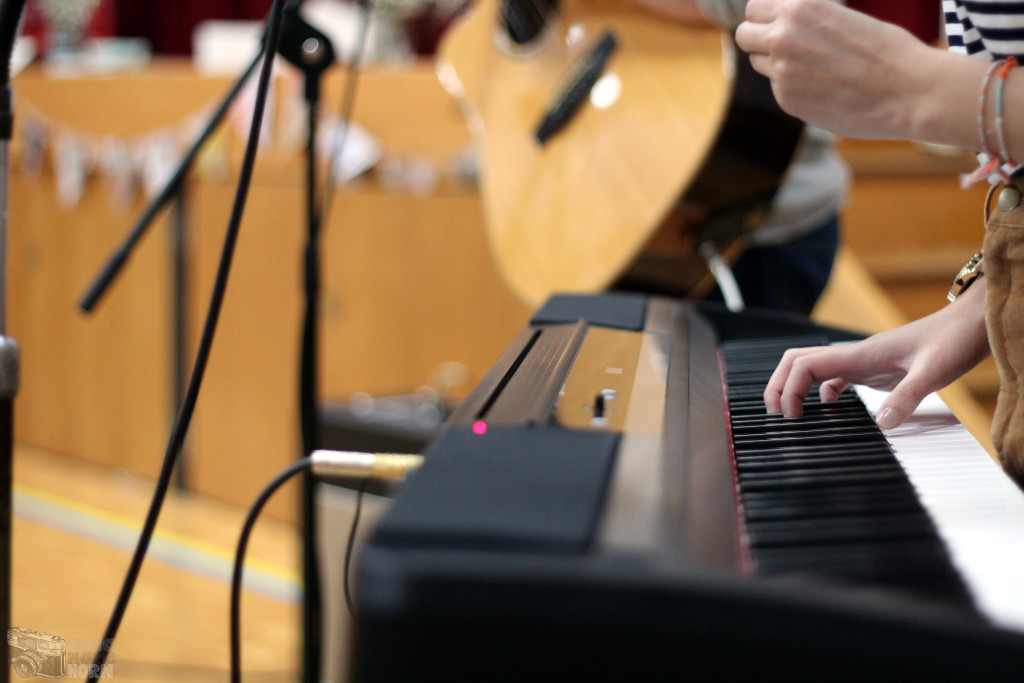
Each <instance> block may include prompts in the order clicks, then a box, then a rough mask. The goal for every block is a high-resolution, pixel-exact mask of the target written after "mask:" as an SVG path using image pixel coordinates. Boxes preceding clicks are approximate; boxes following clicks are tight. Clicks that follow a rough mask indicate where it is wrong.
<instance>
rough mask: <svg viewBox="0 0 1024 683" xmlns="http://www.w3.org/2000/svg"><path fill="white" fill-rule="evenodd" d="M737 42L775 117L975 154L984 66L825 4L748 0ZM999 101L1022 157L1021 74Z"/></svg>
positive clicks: (991, 111)
mask: <svg viewBox="0 0 1024 683" xmlns="http://www.w3.org/2000/svg"><path fill="white" fill-rule="evenodd" d="M736 39H737V43H738V44H739V45H740V47H741V48H742V49H744V50H746V51H748V52H750V53H751V61H752V63H753V65H754V68H755V69H757V70H758V71H760V72H761V73H763V74H765V75H767V76H768V77H769V78H770V79H771V81H772V87H773V89H774V91H775V95H776V99H777V100H778V102H779V104H780V105H781V106H782V107H783V109H786V110H787V111H789V112H790V113H792V114H794V115H795V116H797V117H799V118H802V119H804V120H805V121H808V122H810V123H814V124H817V125H819V126H821V127H823V128H826V129H829V130H832V131H833V132H836V133H839V134H840V135H845V136H849V137H865V138H897V139H913V140H920V141H924V142H933V143H938V144H945V145H951V146H955V147H961V148H964V149H969V150H977V149H979V148H980V147H981V144H980V136H979V132H978V131H979V128H978V100H979V93H980V90H981V84H982V80H983V78H984V76H985V73H986V72H987V70H988V68H989V66H990V63H988V62H986V61H985V60H982V59H978V58H975V57H968V56H966V55H962V54H953V53H950V52H947V51H946V50H943V49H941V48H935V47H931V46H929V45H926V44H924V43H922V42H921V41H919V40H918V39H917V38H915V37H914V36H913V35H911V34H910V33H909V32H907V31H905V30H903V29H902V28H899V27H897V26H895V25H893V24H888V23H885V22H881V21H878V20H876V19H873V18H871V17H869V16H867V15H865V14H861V13H860V12H856V11H853V10H850V9H848V8H845V7H841V6H839V5H838V4H836V3H833V2H827V1H824V0H750V1H749V2H748V5H747V21H746V22H744V23H743V24H742V25H741V26H740V27H739V29H738V30H737V33H736ZM993 89H994V84H993ZM988 99H989V106H988V108H987V111H986V119H985V122H986V123H985V125H986V130H988V132H989V135H988V137H989V139H990V140H992V146H993V148H994V149H998V144H997V143H996V141H995V138H996V136H995V135H994V134H993V131H994V130H995V108H994V102H995V99H996V98H995V97H994V96H990V97H989V98H988ZM1003 99H1004V104H1003V111H1004V112H1005V114H1006V115H1005V116H1004V117H1003V125H1004V133H1005V135H1004V137H1005V139H1006V142H1007V146H1008V150H1009V154H1008V156H1010V157H1019V158H1022V159H1024V117H1022V116H1020V113H1021V112H1024V72H1019V71H1017V70H1014V71H1012V72H1011V73H1010V75H1009V76H1008V78H1007V79H1006V81H1005V83H1004V93H1003Z"/></svg>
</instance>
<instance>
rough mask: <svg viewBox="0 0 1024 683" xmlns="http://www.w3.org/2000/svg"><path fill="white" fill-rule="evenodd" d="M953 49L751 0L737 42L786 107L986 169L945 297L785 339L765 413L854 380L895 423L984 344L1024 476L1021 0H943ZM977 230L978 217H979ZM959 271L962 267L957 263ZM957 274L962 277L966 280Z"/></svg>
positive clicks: (813, 8) (844, 14)
mask: <svg viewBox="0 0 1024 683" xmlns="http://www.w3.org/2000/svg"><path fill="white" fill-rule="evenodd" d="M942 6H943V10H944V16H945V21H946V33H947V39H948V43H949V49H948V50H944V49H939V48H936V47H932V46H930V45H927V44H925V43H923V42H921V41H919V40H917V39H916V38H915V37H914V36H912V35H911V34H909V33H907V32H906V31H904V30H902V29H900V28H898V27H896V26H894V25H891V24H887V23H884V22H880V21H876V20H874V19H872V18H871V17H869V16H866V15H864V14H861V13H858V12H855V11H851V10H850V9H848V8H846V7H843V6H841V5H839V4H836V3H834V2H830V1H829V0H750V2H749V3H748V4H747V9H746V21H744V23H742V24H741V25H740V26H739V27H738V28H737V31H736V41H737V44H738V45H739V46H740V47H741V48H742V49H744V50H746V51H747V52H749V53H750V54H751V61H752V64H753V66H754V68H755V69H757V70H758V71H759V72H761V73H763V74H764V75H766V76H767V77H768V78H769V79H770V80H771V83H772V89H773V91H774V93H775V96H776V99H777V100H778V102H779V104H780V105H781V106H782V107H783V109H785V110H786V111H788V112H790V113H791V114H793V115H794V116H798V117H800V118H802V119H804V120H806V121H809V122H812V123H814V124H816V125H820V126H822V127H824V128H826V129H828V130H831V131H833V132H835V133H837V134H840V135H845V136H850V137H863V138H901V139H909V140H917V141H923V142H930V143H936V144H943V145H951V146H956V147H960V148H965V149H970V150H976V151H977V152H978V160H979V166H978V169H977V170H976V171H975V172H973V173H971V174H969V175H968V176H966V177H965V178H964V182H965V184H970V183H974V182H988V183H991V184H992V188H993V192H991V193H990V195H989V203H988V204H987V205H986V216H987V221H986V223H987V224H986V228H985V231H984V240H983V249H982V252H981V253H982V254H983V256H980V257H979V258H980V259H981V260H980V264H976V265H974V266H973V267H972V266H971V264H972V262H976V261H978V259H972V261H971V262H969V263H968V266H967V267H965V270H968V271H972V272H973V275H978V273H979V271H980V273H982V276H981V277H975V278H974V279H970V273H969V274H968V277H966V278H961V279H960V281H959V282H957V283H954V287H953V288H952V289H951V292H950V293H951V296H953V297H954V299H953V300H952V302H951V303H950V304H949V305H947V306H945V307H944V308H943V309H941V310H939V311H937V312H935V313H933V314H932V315H929V316H927V317H925V318H922V319H920V320H917V321H914V322H912V323H910V324H908V325H905V326H902V327H899V328H896V329H893V330H889V331H887V332H884V333H881V334H878V335H875V336H872V337H869V338H868V339H866V340H864V341H861V342H857V343H855V344H850V345H846V346H839V347H822V348H811V349H791V350H790V351H787V352H786V354H785V355H784V357H783V358H782V361H781V362H780V364H779V366H778V368H777V369H776V371H775V373H774V374H773V376H772V378H771V380H770V381H769V383H768V385H767V387H766V389H765V393H764V401H765V405H766V408H767V410H768V411H769V412H781V413H783V414H785V415H787V416H791V417H792V416H799V415H801V414H802V412H803V400H804V398H806V396H807V394H808V393H809V392H810V391H811V390H812V387H813V385H814V384H816V383H820V387H819V389H818V391H819V394H820V396H821V398H822V399H823V400H826V401H829V400H834V399H835V398H836V397H837V395H838V393H839V392H840V391H841V390H843V389H844V388H846V387H847V386H848V385H850V384H865V385H868V386H872V387H875V388H878V389H883V390H889V392H890V393H889V395H888V397H887V398H886V400H885V401H884V403H883V404H882V406H881V408H880V410H879V412H878V414H877V416H876V420H877V422H878V424H879V426H881V427H883V428H886V429H888V428H892V427H895V426H897V425H899V424H900V423H902V422H903V421H904V420H905V419H906V418H907V417H908V416H909V415H910V414H911V413H912V412H913V410H914V409H915V408H916V406H917V405H918V404H919V403H920V402H921V400H922V399H923V398H924V397H925V396H926V395H927V394H929V393H931V392H933V391H935V390H938V389H940V388H942V387H944V386H945V385H947V384H948V383H950V382H951V381H953V380H954V379H956V378H957V377H959V376H960V375H961V374H963V373H964V372H966V371H967V370H968V369H970V368H972V367H973V366H974V365H976V364H977V363H978V362H979V361H980V360H981V359H983V358H984V357H985V356H986V355H987V354H988V353H989V351H990V350H991V352H992V354H993V356H994V358H995V361H996V366H997V368H998V370H999V375H1000V392H999V397H998V401H997V407H996V412H995V416H994V419H993V424H992V437H993V441H994V443H995V447H996V450H997V452H998V455H999V458H1000V460H1001V462H1002V463H1003V466H1004V468H1005V469H1006V470H1007V471H1008V472H1009V474H1011V475H1012V476H1013V477H1014V478H1015V479H1016V480H1017V481H1018V482H1024V206H1022V202H1021V197H1022V190H1024V183H1022V180H1021V175H1022V173H1021V169H1020V167H1019V166H1018V165H1017V164H1016V163H1015V161H1014V160H1015V159H1024V71H1022V70H1020V69H1019V68H1017V65H1018V60H1020V59H1024V0H974V1H972V2H965V1H964V0H944V2H943V3H942ZM979 229H980V226H979ZM962 274H963V271H962ZM965 283H966V284H965Z"/></svg>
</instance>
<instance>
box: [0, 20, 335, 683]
mask: <svg viewBox="0 0 1024 683" xmlns="http://www.w3.org/2000/svg"><path fill="white" fill-rule="evenodd" d="M300 5H301V0H292V1H291V2H289V3H288V4H287V5H286V6H285V7H284V9H283V16H282V25H281V36H280V39H279V43H278V47H277V52H278V54H280V55H281V56H282V57H283V58H284V59H286V60H288V61H289V62H290V63H292V64H293V65H295V66H296V67H298V68H299V69H300V70H301V71H302V72H303V76H304V79H305V88H304V96H305V100H306V105H307V140H306V180H305V190H306V191H305V200H306V223H307V244H306V248H305V253H304V271H305V272H304V284H305V287H304V289H305V298H306V312H305V318H304V323H303V331H302V353H301V359H300V382H299V405H300V426H301V435H302V450H303V455H309V454H310V453H312V452H313V451H314V450H316V448H317V443H316V439H317V431H318V429H317V427H318V420H317V396H318V391H317V378H318V369H319V360H318V348H317V347H318V345H317V331H318V328H319V319H318V315H317V309H318V303H319V296H320V253H319V241H320V228H321V219H322V215H321V214H320V212H319V211H318V208H317V207H318V204H319V202H318V199H317V196H316V189H317V179H316V149H315V145H316V121H317V113H318V108H319V104H320V77H321V76H322V74H323V72H324V71H326V70H327V69H328V68H329V67H330V66H331V65H332V64H333V63H334V59H335V52H334V48H333V46H332V45H331V42H330V40H329V39H328V37H327V36H326V35H325V34H324V33H322V32H321V31H318V30H317V29H315V28H314V27H313V26H311V25H310V24H308V23H307V22H305V21H304V20H303V19H302V18H301V17H300V16H299V12H298V10H299V6H300ZM265 40H266V36H264V43H265ZM265 49H266V48H265V45H262V47H261V49H260V51H259V54H257V55H256V57H255V58H254V59H253V61H252V63H251V64H250V65H249V66H248V67H247V68H246V69H245V71H244V72H243V73H242V74H241V76H239V78H238V79H237V81H236V82H235V84H234V86H232V88H231V89H230V90H229V91H228V93H227V95H226V96H225V97H224V99H223V101H222V102H221V104H220V106H218V108H217V110H216V111H215V112H214V114H213V116H212V117H211V118H210V120H209V122H208V123H207V125H206V126H205V128H204V129H203V130H202V132H201V133H200V134H199V136H198V137H197V139H196V141H195V142H194V143H193V145H192V147H191V148H190V149H189V151H188V152H187V153H186V154H185V156H184V157H183V158H182V159H181V161H180V162H179V164H178V167H177V168H176V169H175V171H174V173H173V174H172V176H171V178H170V179H169V180H168V182H167V184H166V185H165V186H164V188H163V189H162V190H161V192H160V193H159V194H158V195H157V196H156V197H155V198H154V199H153V200H152V201H151V202H150V204H149V206H148V207H147V208H146V210H145V211H144V212H143V213H142V215H141V216H140V217H139V219H138V220H137V221H136V223H135V225H134V226H133V227H132V229H131V230H130V231H129V234H128V235H127V236H126V237H125V239H124V240H123V241H122V242H121V244H120V245H119V246H118V247H117V248H116V249H115V251H114V253H113V254H112V255H111V256H110V258H109V259H108V261H107V263H106V264H105V266H104V267H103V268H102V269H101V270H100V272H99V274H98V275H97V277H96V279H95V280H94V282H93V284H92V285H91V286H90V287H89V288H88V290H87V291H86V293H85V294H84V295H83V297H82V299H81V300H80V302H79V307H80V308H81V309H82V310H83V311H85V312H91V311H92V310H94V308H95V306H96V304H97V303H98V302H99V300H100V298H101V297H102V296H103V295H104V293H105V292H106V291H107V289H108V288H109V287H110V285H111V284H112V283H113V281H114V279H115V278H116V276H117V275H118V273H119V272H120V271H121V269H122V268H123V267H124V265H125V264H126V262H127V260H128V257H129V256H130V254H131V253H132V251H133V250H134V248H135V246H136V245H137V244H138V242H139V240H140V239H141V238H142V236H143V234H144V233H145V231H146V229H147V228H148V227H149V225H150V224H151V223H152V221H153V219H154V218H155V217H156V215H157V213H158V212H159V211H160V210H161V209H162V208H163V207H164V206H165V205H166V204H167V203H168V202H169V201H170V200H171V199H172V198H173V197H174V196H175V195H176V193H178V192H179V190H180V189H181V184H182V181H183V179H184V177H185V174H186V173H187V172H188V170H189V168H190V167H191V165H192V163H193V161H194V160H195V159H196V157H197V156H198V154H199V152H200V151H201V149H202V147H203V145H204V144H205V143H206V141H207V140H208V139H209V137H210V136H211V135H212V133H213V132H214V131H215V130H216V128H217V127H218V126H219V125H220V123H221V121H222V120H223V119H224V117H225V116H226V115H227V113H228V111H229V110H230V108H231V105H232V104H233V102H234V100H235V99H236V98H237V96H238V94H239V92H240V91H241V89H242V87H243V86H244V85H245V82H246V80H247V79H248V78H249V76H250V75H251V74H252V73H253V72H254V71H255V69H256V67H257V66H258V65H259V64H260V62H261V60H262V59H263V54H264V52H265ZM313 486H314V479H313V477H312V476H311V475H306V476H305V477H304V480H303V495H302V501H303V502H302V510H301V518H302V522H301V526H302V534H303V537H305V538H308V539H310V542H309V543H305V544H304V549H303V558H302V559H303V577H304V591H305V598H304V602H305V609H304V612H303V626H304V648H303V674H304V680H306V681H309V682H310V683H316V682H317V681H319V678H320V673H319V672H320V658H319V649H320V609H319V604H320V597H319V571H318V563H317V557H316V552H315V550H314V548H313V543H312V539H314V538H315V535H314V534H315V522H316V520H315V506H314V505H313V495H312V494H313ZM0 683H4V682H3V681H0Z"/></svg>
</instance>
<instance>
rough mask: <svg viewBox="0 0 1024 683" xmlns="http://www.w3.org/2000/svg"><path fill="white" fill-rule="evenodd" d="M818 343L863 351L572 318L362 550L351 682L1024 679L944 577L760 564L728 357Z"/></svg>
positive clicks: (450, 443) (766, 319) (788, 327)
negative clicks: (736, 350) (766, 344)
mask: <svg viewBox="0 0 1024 683" xmlns="http://www.w3.org/2000/svg"><path fill="white" fill-rule="evenodd" d="M808 335H812V336H815V337H818V338H822V339H823V340H824V341H829V342H834V341H846V340H850V339H854V338H856V336H857V335H856V334H853V333H850V332H847V331H843V330H836V329H831V328H823V327H820V326H817V325H813V324H812V323H809V322H808V321H806V320H804V319H800V318H794V317H789V316H780V315H777V314H773V313H744V314H733V313H729V312H727V311H725V310H723V309H721V308H718V307H715V306H714V305H700V306H695V305H692V304H687V303H683V302H678V301H674V300H669V299H663V298H659V297H648V296H644V295H635V294H618V293H615V294H607V295H599V296H589V295H581V296H574V295H573V296H556V297H554V298H552V299H551V300H550V301H549V302H548V303H547V304H546V305H545V306H543V307H542V308H541V309H540V310H539V311H538V312H537V314H536V315H535V316H534V317H533V319H532V321H531V323H530V324H529V326H528V327H527V328H526V329H524V330H523V332H522V333H521V334H520V335H519V336H518V337H517V338H516V340H514V341H513V342H512V344H510V346H509V348H508V349H507V351H506V352H505V353H504V354H503V356H502V357H501V358H500V359H499V361H498V362H497V363H496V364H495V365H494V367H493V368H492V369H491V371H490V372H489V373H488V375H487V376H486V377H485V378H484V379H483V380H482V382H481V383H480V385H479V386H478V387H477V389H476V390H475V391H474V392H473V393H472V394H471V395H470V396H469V397H468V398H467V400H466V401H465V402H464V403H463V405H461V406H460V408H459V410H458V411H457V412H456V413H455V414H454V415H453V416H452V417H451V418H450V419H449V420H448V421H447V423H446V425H445V426H444V428H443V430H442V432H441V433H440V434H439V436H438V437H437V438H436V439H435V440H434V441H433V442H432V443H431V445H430V446H429V447H428V449H427V450H426V452H425V455H426V459H425V463H424V465H423V467H422V468H421V469H420V470H419V471H417V472H415V473H414V474H413V475H412V476H411V477H410V479H409V480H408V481H407V482H406V484H405V485H404V486H403V487H402V488H401V490H400V491H399V493H398V495H397V496H396V497H395V499H394V501H393V503H392V505H391V507H390V508H389V510H388V512H387V513H386V514H385V516H384V518H383V519H382V520H381V522H380V524H379V525H378V527H377V528H376V529H375V530H374V532H373V534H372V536H371V538H370V539H369V540H368V542H367V543H366V544H365V546H364V547H363V548H362V550H361V553H360V557H359V562H358V569H357V575H356V582H355V587H356V593H355V597H356V612H357V613H356V624H355V629H354V633H355V636H354V640H353V643H352V648H351V652H352V679H353V680H354V681H397V680H424V679H425V680H433V679H437V680H481V681H494V680H516V681H527V680H595V679H596V680H613V679H614V680H640V679H641V678H643V677H650V678H652V679H667V678H669V677H672V678H678V679H683V678H686V677H690V676H695V677H697V678H698V680H699V679H702V678H709V679H713V680H719V679H728V680H731V679H734V678H739V677H751V678H752V677H755V676H756V677H759V678H760V677H766V676H772V675H774V676H777V677H784V678H786V679H789V680H793V679H796V680H810V679H814V680H889V679H896V678H901V679H909V680H967V679H974V680H1019V679H1020V678H1021V677H1022V676H1024V635H1021V634H1020V633H1018V632H1017V631H1016V630H1013V629H1006V628H1002V627H998V626H996V625H994V624H992V623H991V621H990V620H988V619H986V618H985V617H984V615H982V614H980V613H979V612H978V611H977V610H976V609H974V606H973V605H972V604H971V600H970V598H969V595H968V594H967V592H966V591H964V590H962V586H959V585H958V584H957V581H956V580H955V579H954V580H950V571H951V570H950V568H949V567H948V566H942V565H943V558H942V557H941V556H939V555H936V556H935V559H936V562H935V564H936V565H937V566H936V567H935V568H934V570H932V569H930V568H929V567H922V566H921V564H922V563H920V562H917V561H915V560H914V559H913V558H920V557H921V555H920V553H917V552H914V553H911V554H908V555H906V557H907V558H910V559H908V560H907V561H903V559H899V560H898V561H889V562H882V563H881V565H883V566H881V568H880V567H879V566H878V565H879V563H878V562H875V561H872V562H868V563H867V565H868V568H867V569H863V567H861V568H860V569H858V568H856V567H860V565H859V564H858V563H857V562H851V561H850V559H849V558H848V557H847V555H846V554H844V553H845V552H846V549H847V548H848V547H850V546H851V545H855V544H856V542H860V541H862V540H863V539H860V541H856V542H855V541H851V540H850V539H849V538H847V537H845V536H843V537H841V538H839V540H838V542H837V544H834V545H833V546H832V547H835V548H839V551H838V552H839V555H838V556H834V555H833V554H831V552H829V553H825V555H826V556H827V557H831V558H832V561H831V562H829V561H825V562H823V563H821V562H819V560H820V557H819V556H821V555H822V553H821V552H817V550H816V549H814V548H812V551H814V552H809V553H808V552H804V553H803V555H801V554H800V553H799V552H798V553H796V556H798V557H801V558H804V556H814V557H815V558H817V559H815V560H814V562H811V563H809V564H808V563H807V562H806V561H805V560H804V559H800V560H798V561H794V562H790V563H789V564H787V562H789V560H788V559H787V558H788V557H789V556H788V555H786V554H785V553H786V552H788V542H786V541H783V542H781V543H780V544H779V547H773V548H769V550H768V551H766V552H765V554H764V559H763V560H762V559H761V558H760V557H759V555H758V552H757V551H756V549H755V548H753V547H752V544H751V538H752V537H753V536H756V533H754V532H753V531H752V529H753V524H754V522H749V525H750V526H749V528H748V520H747V519H746V518H745V512H744V505H743V497H742V492H743V486H742V484H741V483H739V479H738V474H737V466H736V465H735V462H736V459H737V453H736V448H737V446H736V445H735V444H734V443H733V440H732V439H731V438H729V436H728V433H729V431H730V429H731V425H730V424H729V422H730V419H731V409H730V403H729V400H730V399H729V398H728V396H727V393H728V387H727V386H726V382H725V381H724V380H723V374H722V371H721V368H722V366H723V361H722V357H723V351H722V349H723V348H725V347H727V346H728V345H729V344H730V343H734V342H736V343H739V344H741V345H742V344H744V343H747V344H749V343H750V342H743V341H742V340H744V339H754V338H756V339H773V340H781V341H782V344H783V346H785V345H786V342H787V341H788V340H790V339H793V340H796V339H797V338H805V337H807V336H808ZM761 345H762V342H760V341H757V342H754V343H753V347H754V348H755V349H756V348H757V347H759V346H761ZM725 364H726V365H727V364H728V361H726V362H725ZM829 438H830V439H831V438H834V437H829ZM881 438H882V441H883V442H884V437H881ZM858 452H859V451H858ZM874 471H875V470H873V469H872V470H870V472H872V473H873V472H874ZM756 476H760V475H759V473H756V472H755V479H756ZM770 476H774V475H770ZM784 488H785V487H784ZM836 490H838V489H836ZM844 490H845V489H844ZM829 491H830V490H826V492H825V495H826V496H828V497H829V498H830V499H833V498H838V497H840V496H839V495H838V494H837V495H835V496H833V495H832V494H831V493H830V492H829ZM750 495H754V494H750ZM753 504H754V502H753V499H751V505H753ZM901 510H902V508H901ZM904 518H905V514H904V513H903V512H901V513H900V515H898V519H900V520H902V519H904ZM888 519H889V518H883V521H882V524H881V525H882V526H883V527H886V528H887V529H888V528H895V527H897V526H899V525H898V524H896V523H893V524H890V523H889V522H888V521H885V520H888ZM782 528H783V529H784V530H785V532H784V533H783V534H782V537H783V538H786V533H789V530H790V529H791V528H792V525H790V526H785V525H784V526H783V527H782ZM858 528H860V527H859V526H858ZM842 529H843V530H844V533H845V529H846V527H845V526H844V527H842ZM773 534H774V535H773ZM778 535H779V534H778V533H777V532H776V530H775V527H769V532H768V533H767V536H768V537H770V538H776V537H778ZM841 535H842V534H841ZM883 535H884V534H883ZM915 543H918V544H920V543H921V541H920V540H919V539H918V538H916V537H915V538H914V539H912V540H907V539H905V538H904V537H901V536H900V535H899V534H896V535H895V536H894V537H892V538H888V539H885V540H884V541H883V544H882V548H883V550H882V551H881V552H883V553H885V552H888V549H895V550H894V552H895V557H897V558H902V557H903V555H901V553H902V551H903V549H904V548H905V547H907V546H909V545H913V544H915ZM885 544H888V545H885ZM770 545H771V543H769V546H770ZM930 547H931V546H929V548H930ZM938 547H939V548H940V549H941V542H939V543H938ZM805 550H806V548H805ZM780 552H781V553H782V554H781V555H780ZM872 552H874V551H872ZM929 552H930V551H929ZM779 557H782V558H783V560H782V562H781V564H779V563H778V562H776V561H775V560H770V559H769V558H776V560H777V559H778V558H779ZM836 557H838V558H839V559H838V560H836V559H835V558H836ZM858 557H859V556H858ZM872 557H875V556H872ZM925 557H927V558H929V562H930V561H931V557H932V556H931V555H928V554H927V553H926V554H925ZM875 559H877V558H875ZM815 562H818V564H815ZM851 566H852V567H855V568H854V569H853V570H851V571H850V572H846V571H844V568H847V567H851ZM772 567H774V569H772ZM1022 590H1024V588H1022Z"/></svg>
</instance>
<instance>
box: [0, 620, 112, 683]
mask: <svg viewBox="0 0 1024 683" xmlns="http://www.w3.org/2000/svg"><path fill="white" fill-rule="evenodd" d="M100 648H103V650H105V651H107V652H108V654H107V659H106V662H107V663H106V664H104V665H103V667H102V669H101V670H99V671H96V665H94V664H93V663H92V661H93V658H94V656H95V654H96V652H98V651H100ZM109 650H110V641H107V640H103V641H100V640H96V639H67V640H65V639H64V638H61V637H60V636H51V635H49V634H47V633H41V632H39V631H33V630H31V629H27V628H17V627H15V628H11V629H8V631H7V653H8V660H9V661H10V663H11V668H12V669H14V672H15V673H17V674H18V675H19V676H22V677H24V678H29V677H31V676H42V677H43V678H83V679H84V678H88V677H89V676H90V675H91V676H92V677H93V678H113V677H114V656H113V653H112V652H110V651H109ZM97 674H98V676H97Z"/></svg>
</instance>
